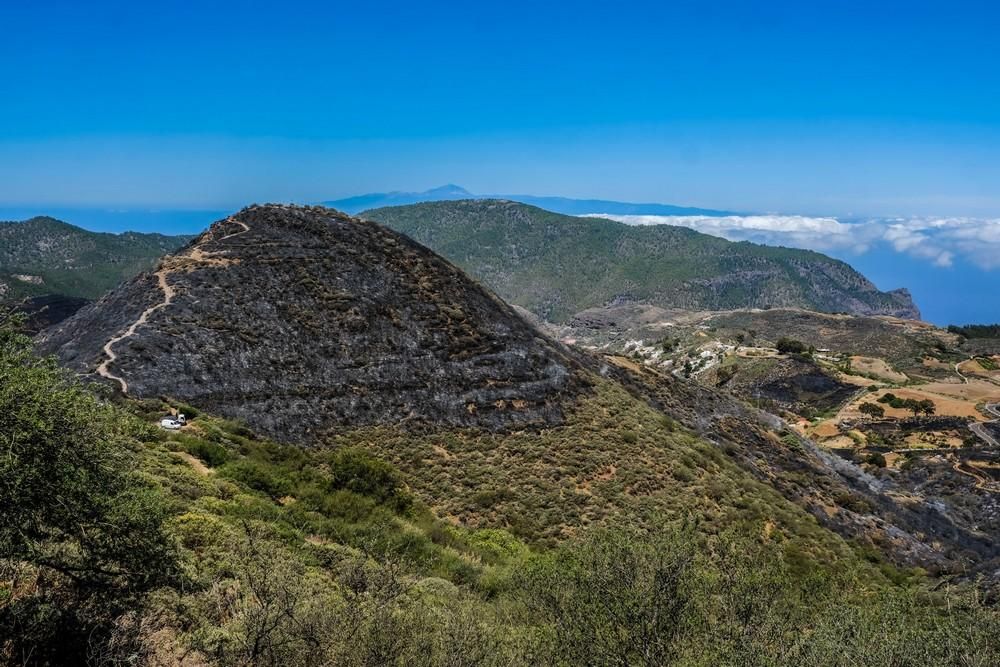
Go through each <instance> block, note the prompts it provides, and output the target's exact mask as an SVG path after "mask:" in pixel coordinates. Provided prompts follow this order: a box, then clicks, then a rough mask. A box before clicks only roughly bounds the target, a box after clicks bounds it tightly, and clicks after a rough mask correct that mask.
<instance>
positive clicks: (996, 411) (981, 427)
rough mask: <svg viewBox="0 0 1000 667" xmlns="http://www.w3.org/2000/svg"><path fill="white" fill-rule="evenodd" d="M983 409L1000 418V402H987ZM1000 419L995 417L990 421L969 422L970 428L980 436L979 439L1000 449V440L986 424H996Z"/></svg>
mask: <svg viewBox="0 0 1000 667" xmlns="http://www.w3.org/2000/svg"><path fill="white" fill-rule="evenodd" d="M983 410H985V411H986V412H987V413H988V414H991V415H993V416H995V417H998V418H1000V403H986V404H985V405H983ZM998 421H1000V419H993V420H991V421H988V422H973V423H972V424H969V430H970V431H972V432H973V433H975V434H976V435H977V436H979V439H980V440H982V441H983V442H985V443H986V444H987V445H989V446H990V447H996V448H997V449H1000V442H998V441H997V439H996V438H995V437H993V436H992V435H991V434H990V432H989V431H988V430H987V428H986V424H996V423H997V422H998Z"/></svg>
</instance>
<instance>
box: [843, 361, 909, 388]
mask: <svg viewBox="0 0 1000 667" xmlns="http://www.w3.org/2000/svg"><path fill="white" fill-rule="evenodd" d="M851 368H852V369H854V370H856V371H859V372H861V373H864V374H865V375H873V376H875V377H877V378H880V379H882V380H886V381H888V382H897V383H902V382H906V381H907V380H909V378H908V377H906V376H905V375H903V374H902V373H900V372H898V371H895V370H893V368H892V366H890V365H889V364H888V363H886V362H885V360H884V359H876V358H874V357H857V356H855V357H851Z"/></svg>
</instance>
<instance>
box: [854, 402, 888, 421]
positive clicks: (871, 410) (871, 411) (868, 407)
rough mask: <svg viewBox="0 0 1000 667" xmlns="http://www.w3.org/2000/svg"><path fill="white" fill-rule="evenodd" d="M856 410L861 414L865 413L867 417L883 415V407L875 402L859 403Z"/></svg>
mask: <svg viewBox="0 0 1000 667" xmlns="http://www.w3.org/2000/svg"><path fill="white" fill-rule="evenodd" d="M858 410H859V411H860V412H861V413H862V414H866V415H868V416H869V417H875V418H878V417H884V416H885V408H883V407H882V406H881V405H877V404H875V403H862V404H861V405H859V406H858Z"/></svg>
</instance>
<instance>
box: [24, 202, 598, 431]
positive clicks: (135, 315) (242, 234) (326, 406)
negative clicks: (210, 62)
mask: <svg viewBox="0 0 1000 667" xmlns="http://www.w3.org/2000/svg"><path fill="white" fill-rule="evenodd" d="M38 346H39V348H40V349H41V351H42V352H46V353H54V354H56V355H57V356H58V357H59V359H60V360H61V361H62V362H63V363H64V364H67V365H69V366H70V367H71V368H73V369H75V370H77V371H78V372H81V373H90V374H97V372H98V371H102V372H103V374H104V375H106V376H107V377H108V378H109V379H112V380H114V381H116V383H117V384H118V385H120V386H121V387H122V388H124V389H126V390H127V392H128V393H129V394H130V395H133V396H138V397H144V396H158V395H169V396H172V397H176V398H178V399H181V400H185V401H189V402H191V403H194V404H195V405H198V406H199V407H201V408H203V409H206V410H209V411H213V412H216V413H219V414H221V415H224V416H226V417H230V418H234V419H239V420H242V421H244V422H246V423H247V424H248V425H250V426H251V427H253V428H255V429H257V430H259V431H261V432H263V433H266V434H268V435H270V436H272V437H275V438H278V439H281V440H286V441H295V442H310V441H312V440H314V439H315V438H316V437H317V435H318V434H320V433H323V432H326V431H328V430H330V429H337V428H339V427H347V426H356V425H365V424H382V423H405V424H411V425H415V426H416V425H419V424H422V423H432V424H443V425H453V426H466V425H474V426H478V427H482V428H487V429H491V430H502V429H508V428H525V427H531V426H540V425H546V424H553V423H558V422H560V420H561V419H562V404H563V402H564V401H566V400H570V399H571V398H572V397H573V396H574V395H575V394H576V393H577V392H579V391H581V390H582V389H583V388H584V387H585V385H586V381H585V380H584V379H582V375H581V374H580V373H579V372H578V370H577V365H576V363H575V362H574V361H573V360H572V355H570V354H569V353H567V351H566V350H564V349H563V348H561V347H560V346H559V345H558V344H557V343H554V342H552V341H550V340H547V339H545V338H543V337H542V336H541V334H539V333H538V332H537V331H536V330H535V329H534V328H533V327H532V326H531V325H529V324H528V323H526V322H525V321H524V320H523V319H522V318H521V317H519V316H518V315H517V314H516V313H515V312H514V311H513V310H512V308H511V307H510V306H508V305H506V304H505V303H503V302H502V301H500V300H499V299H497V298H496V297H495V296H494V295H493V294H491V293H490V292H488V291H487V290H486V289H484V288H483V287H481V286H479V285H478V284H476V283H475V282H473V281H472V280H470V279H469V278H468V277H467V276H466V275H465V274H463V273H462V272H461V271H460V270H459V269H457V268H456V267H455V266H453V265H451V264H450V263H448V262H447V261H445V260H443V259H442V258H440V257H438V256H437V255H435V254H434V253H432V252H430V251H429V250H427V249H426V248H424V247H423V246H421V245H419V244H417V243H415V242H413V241H411V240H410V239H408V238H406V237H404V236H401V235H399V234H397V233H395V232H392V231H390V230H388V229H386V228H384V227H382V226H380V225H377V224H375V223H372V222H365V221H361V220H358V219H355V218H351V217H348V216H346V215H343V214H340V213H338V212H336V211H333V210H331V209H324V208H319V207H291V206H279V205H267V206H252V207H249V208H247V209H244V210H243V211H241V212H239V213H238V214H236V215H234V216H232V217H231V218H227V219H225V220H220V221H219V222H216V223H215V224H213V225H212V226H211V228H209V229H208V231H206V232H205V233H204V234H202V235H201V236H200V237H198V238H197V239H196V240H195V241H193V242H192V243H191V244H189V245H188V246H187V247H185V248H183V249H182V250H180V251H179V252H177V253H175V254H173V255H168V256H167V257H165V258H164V259H163V260H162V261H161V263H160V265H159V266H158V267H157V270H156V271H155V272H153V273H143V274H141V275H139V276H138V277H136V278H134V279H132V280H130V281H128V282H126V283H124V284H122V285H121V286H119V287H118V288H117V289H115V290H113V291H112V292H110V293H109V294H107V295H106V296H105V297H103V298H102V299H100V300H99V301H97V302H96V303H94V304H92V305H91V306H88V307H87V308H84V309H83V310H82V311H80V312H79V313H77V314H76V315H75V316H74V317H72V318H70V319H68V320H66V321H65V322H63V323H62V324H61V325H59V326H57V327H55V328H54V329H52V330H50V331H48V332H46V333H45V334H44V335H43V336H42V337H41V338H40V339H39V341H38Z"/></svg>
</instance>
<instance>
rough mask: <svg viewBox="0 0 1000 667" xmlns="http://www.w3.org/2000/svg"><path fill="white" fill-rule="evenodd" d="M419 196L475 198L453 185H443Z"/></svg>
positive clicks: (459, 186) (460, 187)
mask: <svg viewBox="0 0 1000 667" xmlns="http://www.w3.org/2000/svg"><path fill="white" fill-rule="evenodd" d="M420 194H424V195H461V196H464V197H469V198H470V199H471V198H473V197H475V195H474V194H472V193H471V192H469V191H468V190H466V189H465V188H463V187H462V186H461V185H455V184H454V183H446V184H445V185H442V186H439V187H436V188H431V189H430V190H427V191H425V192H422V193H420Z"/></svg>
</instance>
